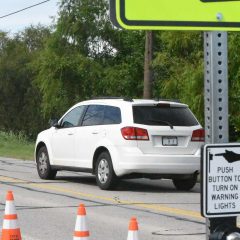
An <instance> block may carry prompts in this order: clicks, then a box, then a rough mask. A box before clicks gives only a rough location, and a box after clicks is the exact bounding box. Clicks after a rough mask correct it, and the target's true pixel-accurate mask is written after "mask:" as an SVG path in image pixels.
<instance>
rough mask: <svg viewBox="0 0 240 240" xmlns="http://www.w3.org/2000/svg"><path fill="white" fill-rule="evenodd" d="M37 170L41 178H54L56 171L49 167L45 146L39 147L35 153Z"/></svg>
mask: <svg viewBox="0 0 240 240" xmlns="http://www.w3.org/2000/svg"><path fill="white" fill-rule="evenodd" d="M36 162H37V171H38V175H39V177H40V178H41V179H48V180H50V179H54V178H55V177H56V174H57V171H56V170H53V169H52V168H51V165H50V162H49V156H48V151H47V148H46V147H45V146H43V147H41V148H40V149H39V151H38V153H37V161H36Z"/></svg>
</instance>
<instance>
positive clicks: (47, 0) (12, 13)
mask: <svg viewBox="0 0 240 240" xmlns="http://www.w3.org/2000/svg"><path fill="white" fill-rule="evenodd" d="M49 1H51V0H45V1H43V2H40V3H37V4H34V5H31V6H29V7H26V8H23V9H20V10H18V11H16V12H11V13H8V14H6V15H3V16H0V18H5V17H8V16H11V15H14V14H16V13H19V12H22V11H25V10H27V9H29V8H33V7H36V6H38V5H41V4H44V3H46V2H49Z"/></svg>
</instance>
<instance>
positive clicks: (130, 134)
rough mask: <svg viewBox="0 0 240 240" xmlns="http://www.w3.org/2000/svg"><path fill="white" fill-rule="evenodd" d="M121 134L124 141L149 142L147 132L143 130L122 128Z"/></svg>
mask: <svg viewBox="0 0 240 240" xmlns="http://www.w3.org/2000/svg"><path fill="white" fill-rule="evenodd" d="M121 133H122V136H123V138H124V139H126V140H145V141H147V140H149V137H148V131H147V130H146V129H143V128H137V127H124V128H122V129H121Z"/></svg>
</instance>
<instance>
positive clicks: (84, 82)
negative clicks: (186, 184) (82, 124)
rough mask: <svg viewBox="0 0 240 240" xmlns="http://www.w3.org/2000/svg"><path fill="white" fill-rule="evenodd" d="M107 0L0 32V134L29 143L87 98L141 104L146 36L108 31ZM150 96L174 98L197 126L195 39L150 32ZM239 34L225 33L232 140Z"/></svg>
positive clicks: (199, 37)
mask: <svg viewBox="0 0 240 240" xmlns="http://www.w3.org/2000/svg"><path fill="white" fill-rule="evenodd" d="M108 8H109V6H108V1H106V0H95V1H91V0H61V1H60V4H59V15H58V18H57V21H56V23H55V25H54V26H52V27H51V29H50V28H46V27H42V26H36V27H33V26H31V27H29V28H27V29H25V30H24V31H22V32H19V33H18V34H16V35H15V36H10V35H9V34H7V33H4V32H0V103H1V104H0V129H3V130H7V131H8V130H11V131H15V132H19V131H23V132H24V133H25V134H27V135H28V136H30V137H34V136H35V135H36V133H37V132H38V131H40V130H42V129H43V128H45V127H46V126H47V125H46V124H47V121H48V119H49V118H50V117H56V116H60V115H62V114H63V113H64V112H65V111H66V110H67V109H68V108H69V107H70V106H71V105H73V104H75V103H76V102H79V101H81V100H85V99H89V98H91V97H94V96H126V97H131V98H142V93H143V78H144V47H145V33H144V32H142V31H126V30H120V29H116V28H114V27H113V25H112V24H111V22H110V20H109V9H108ZM154 35H155V41H154V49H153V62H152V69H153V73H154V76H153V79H154V81H153V97H154V98H169V99H180V100H181V101H182V102H184V103H187V104H189V106H190V108H191V109H192V111H193V112H194V113H195V114H196V115H197V117H198V119H199V120H200V122H201V123H202V124H204V96H203V92H204V89H203V88H204V86H203V84H204V80H203V79H204V64H203V34H202V33H201V32H171V31H161V32H160V31H156V32H155V33H154ZM239 66H240V34H237V33H232V34H229V102H230V104H229V106H230V125H231V136H232V139H234V137H236V136H238V135H237V134H238V132H239V131H240V109H239V108H240V104H239V103H240V102H239V101H240V98H239V96H240V94H239V91H240V80H239V78H240V69H239Z"/></svg>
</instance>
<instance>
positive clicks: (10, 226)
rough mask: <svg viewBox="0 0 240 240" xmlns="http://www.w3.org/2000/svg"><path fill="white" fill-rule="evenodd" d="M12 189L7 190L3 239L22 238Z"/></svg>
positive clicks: (17, 239) (16, 239) (18, 239)
mask: <svg viewBox="0 0 240 240" xmlns="http://www.w3.org/2000/svg"><path fill="white" fill-rule="evenodd" d="M21 239H22V237H21V232H20V228H19V227H18V219H17V213H16V209H15V206H14V198H13V193H12V191H8V192H7V196H6V205H5V215H4V220H3V228H2V237H1V240H21Z"/></svg>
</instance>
